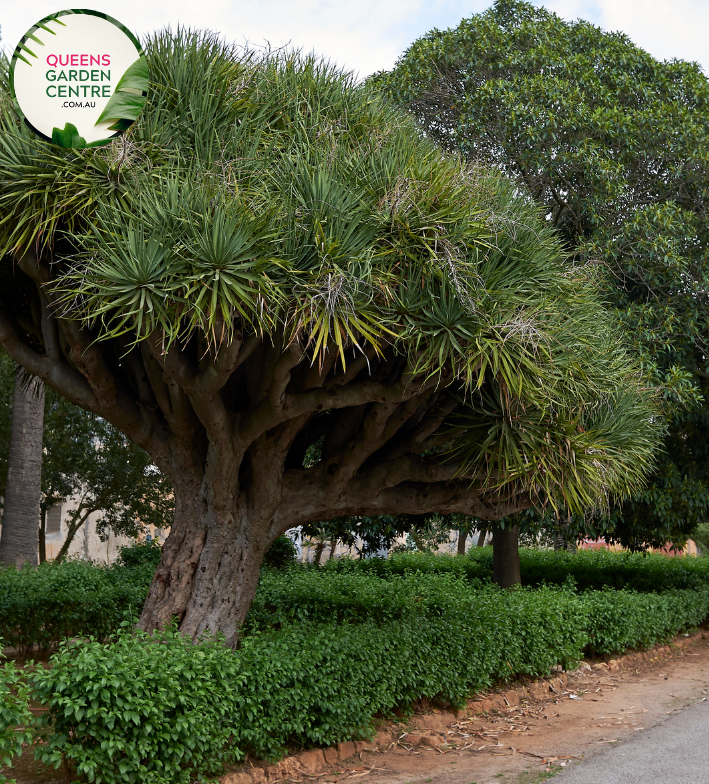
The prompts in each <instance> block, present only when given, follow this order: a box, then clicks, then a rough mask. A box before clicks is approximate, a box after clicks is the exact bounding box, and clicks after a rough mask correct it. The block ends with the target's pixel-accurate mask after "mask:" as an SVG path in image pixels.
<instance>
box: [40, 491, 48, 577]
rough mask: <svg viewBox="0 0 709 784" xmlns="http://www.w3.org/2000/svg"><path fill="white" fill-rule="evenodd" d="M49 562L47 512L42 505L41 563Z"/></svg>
mask: <svg viewBox="0 0 709 784" xmlns="http://www.w3.org/2000/svg"><path fill="white" fill-rule="evenodd" d="M46 560H47V510H46V508H45V506H44V504H42V505H41V506H40V514H39V562H40V563H44V562H45V561H46Z"/></svg>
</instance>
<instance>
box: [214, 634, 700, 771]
mask: <svg viewBox="0 0 709 784" xmlns="http://www.w3.org/2000/svg"><path fill="white" fill-rule="evenodd" d="M697 637H698V635H692V636H691V637H689V636H688V637H679V638H677V639H675V640H674V641H673V644H672V646H669V645H662V646H658V647H656V648H652V649H650V650H649V651H645V652H644V653H630V654H627V655H625V656H620V657H618V658H616V659H610V660H609V661H608V662H598V663H596V664H593V665H590V664H589V663H588V662H582V663H581V665H580V666H579V668H578V669H577V670H575V671H574V672H570V673H568V677H571V678H574V677H575V676H583V675H584V673H585V672H591V671H592V670H597V671H598V670H601V671H603V670H605V671H607V672H611V673H617V672H621V671H622V670H624V669H633V668H635V667H637V666H638V665H641V664H646V663H649V662H652V661H656V660H658V659H660V658H662V657H663V656H669V655H671V654H672V652H673V648H678V647H679V648H683V647H685V646H687V645H691V644H692V643H694V642H695V641H696V639H697ZM568 677H567V673H565V672H559V673H558V674H557V675H555V676H553V677H549V678H542V679H540V680H537V681H534V682H532V683H529V684H527V685H526V686H520V687H518V688H516V689H508V690H506V691H499V692H495V693H488V694H479V695H476V696H475V697H473V698H472V699H471V700H469V701H468V704H467V707H466V708H463V709H461V710H455V711H453V710H451V711H445V710H441V711H438V710H435V711H433V712H432V713H425V714H418V715H414V716H412V718H411V719H410V721H409V722H408V725H407V726H408V727H409V728H411V729H412V730H429V731H432V732H431V733H430V734H427V733H423V734H416V735H411V736H410V739H409V741H408V742H410V743H411V745H412V746H419V745H421V746H440V745H441V743H442V742H443V741H442V740H441V739H440V736H437V735H436V734H435V733H441V734H442V733H443V732H445V728H446V727H447V726H448V725H449V724H452V723H453V722H455V721H460V720H461V719H465V718H467V717H468V716H474V715H476V714H481V713H488V712H489V711H492V710H504V709H506V708H508V707H515V706H517V705H519V704H520V701H521V700H523V699H525V700H533V701H535V702H539V701H543V700H545V699H549V698H552V697H553V696H554V695H560V694H561V693H562V692H563V691H564V690H565V687H566V686H567V682H568ZM399 737H400V732H399V729H398V728H397V727H395V726H393V725H386V726H384V727H382V728H381V729H380V730H379V731H378V732H377V734H376V736H375V737H374V738H373V739H372V740H371V741H361V740H356V741H346V742H344V743H338V744H337V746H330V747H329V748H325V749H308V750H306V751H301V752H299V753H297V754H293V755H291V756H288V757H285V758H284V759H282V760H281V761H280V762H278V763H276V764H273V765H271V764H264V763H260V764H253V763H248V764H247V765H244V766H242V767H241V768H239V769H237V770H233V771H231V772H230V773H227V774H225V775H224V776H222V777H221V778H220V779H219V783H220V784H275V782H283V781H284V780H287V779H300V778H302V777H307V776H314V775H317V774H318V773H322V772H323V771H325V770H327V769H328V768H330V767H332V766H334V765H337V764H338V763H339V762H340V761H343V760H346V759H348V758H350V757H353V756H355V755H356V754H361V753H362V752H364V751H369V752H374V751H387V750H388V749H390V748H391V747H392V746H394V745H395V744H396V743H397V742H398V741H399Z"/></svg>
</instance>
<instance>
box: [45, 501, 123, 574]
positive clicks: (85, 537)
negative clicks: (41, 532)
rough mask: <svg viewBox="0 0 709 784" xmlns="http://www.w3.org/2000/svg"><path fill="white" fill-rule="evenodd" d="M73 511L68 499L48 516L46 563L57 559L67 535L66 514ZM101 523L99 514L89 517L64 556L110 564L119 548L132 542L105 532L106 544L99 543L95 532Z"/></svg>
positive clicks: (54, 508)
mask: <svg viewBox="0 0 709 784" xmlns="http://www.w3.org/2000/svg"><path fill="white" fill-rule="evenodd" d="M75 508H76V503H75V502H72V500H71V499H70V500H69V501H68V502H67V503H65V504H57V506H55V507H53V508H52V509H50V510H49V512H48V513H47V533H46V535H45V546H46V552H47V560H48V561H53V560H54V559H55V558H56V557H57V555H58V553H59V550H60V549H61V547H62V545H63V544H64V541H65V539H66V535H67V523H68V513H69V512H70V511H71V510H72V509H75ZM100 519H101V515H100V513H98V512H94V513H93V514H91V515H89V517H88V519H87V520H86V522H85V523H84V524H83V525H82V526H81V528H80V529H79V530H78V531H77V532H76V535H75V536H74V540H73V542H72V543H71V545H70V546H69V552H68V553H67V556H68V557H69V558H83V559H85V560H91V561H98V562H101V563H113V562H114V561H115V560H116V558H118V556H119V554H120V548H121V547H124V546H126V545H129V544H132V543H133V542H134V541H135V540H134V539H131V538H129V537H127V536H116V535H115V534H113V533H111V532H110V531H107V532H106V536H107V538H106V541H101V539H100V537H99V535H98V533H97V532H96V524H97V523H98V521H99V520H100ZM57 524H58V525H57Z"/></svg>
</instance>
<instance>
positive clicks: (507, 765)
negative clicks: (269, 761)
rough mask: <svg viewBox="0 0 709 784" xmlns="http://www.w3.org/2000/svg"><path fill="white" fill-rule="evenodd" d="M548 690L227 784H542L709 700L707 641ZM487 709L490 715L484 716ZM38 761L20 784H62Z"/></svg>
mask: <svg viewBox="0 0 709 784" xmlns="http://www.w3.org/2000/svg"><path fill="white" fill-rule="evenodd" d="M609 665H610V666H609ZM550 683H551V688H552V689H555V690H556V693H554V692H553V691H550V690H549V686H548V685H547V683H546V682H542V684H541V685H542V686H543V688H539V685H536V686H535V685H534V684H527V686H529V687H530V688H529V689H528V692H529V693H530V694H531V695H535V696H537V697H541V699H534V698H533V696H529V697H527V698H523V699H522V700H521V703H520V704H519V705H515V704H510V705H506V704H505V702H509V703H515V702H516V701H517V700H516V699H513V698H514V695H515V693H514V692H512V691H506V692H504V694H505V695H506V696H507V698H508V699H507V700H502V698H501V697H500V696H498V697H497V698H496V699H495V700H494V702H495V703H496V704H497V707H494V708H493V707H492V705H491V703H490V702H489V701H487V702H481V701H480V699H481V697H478V698H476V701H471V702H470V703H469V704H468V710H467V711H463V712H459V713H458V718H455V717H454V716H453V715H452V714H450V713H446V712H438V711H434V712H433V713H430V714H428V715H425V716H415V717H413V718H412V719H411V721H410V722H409V723H408V724H403V723H401V724H396V725H387V726H385V727H382V728H381V730H380V733H379V734H378V736H377V738H378V741H379V743H378V745H379V747H380V749H382V750H375V751H370V750H361V749H363V748H364V747H367V748H368V747H371V746H372V744H366V743H358V744H357V750H358V753H356V754H355V755H352V756H349V757H348V756H346V755H347V754H348V753H349V752H351V751H353V750H354V749H353V747H352V746H351V745H350V744H340V749H339V754H338V751H337V750H335V749H329V750H325V759H330V760H332V764H331V765H329V766H328V765H325V764H322V763H324V759H323V757H322V754H323V752H321V751H312V752H305V753H303V754H301V755H298V756H297V757H292V758H287V759H286V761H284V762H282V763H280V764H279V766H277V767H274V766H261V765H259V764H258V763H257V764H256V767H252V766H251V765H248V766H247V767H246V768H241V769H239V770H237V771H234V772H233V773H231V774H227V775H226V776H224V777H223V779H222V782H223V784H241V782H244V783H246V782H252V781H253V782H256V781H259V782H261V781H263V782H264V784H265V782H269V784H271V783H273V784H275V782H276V781H279V782H282V784H285V782H286V781H303V782H305V781H310V782H316V781H317V782H322V783H323V784H335V782H337V783H338V784H341V783H342V782H345V781H347V782H351V783H352V784H419V782H430V783H431V784H498V783H499V782H502V784H504V782H508V784H512V783H514V784H537V782H541V781H543V780H544V779H546V778H548V777H550V776H551V775H553V773H554V772H555V771H557V770H558V769H559V767H560V766H564V765H565V764H566V762H567V761H568V760H571V759H578V758H580V757H583V756H587V755H589V754H592V753H593V752H594V751H596V750H598V749H600V748H602V747H603V746H604V745H605V744H608V743H614V742H616V741H617V740H619V739H621V738H623V737H626V736H628V735H630V734H632V733H634V732H638V731H641V730H643V729H646V728H648V727H651V726H654V725H655V724H658V723H660V722H662V721H663V720H664V719H665V717H666V716H667V715H668V714H671V713H674V712H676V711H679V710H682V709H683V708H685V707H688V706H689V705H692V704H693V703H695V702H698V701H701V700H704V699H706V698H707V694H708V692H709V633H707V632H699V633H696V634H693V635H692V636H691V637H689V638H683V637H682V638H678V639H677V640H675V643H674V644H673V645H672V646H671V647H667V646H665V647H658V648H656V649H654V650H653V651H650V652H649V655H648V654H637V655H635V656H626V657H623V658H621V659H619V660H611V662H609V663H603V662H597V663H595V664H594V663H590V662H589V663H584V664H583V665H582V667H581V669H579V670H577V671H576V672H574V673H568V683H567V685H566V686H563V677H562V680H559V679H558V678H555V679H552V680H551V682H550ZM520 693H521V692H520ZM542 694H544V696H543V697H542ZM481 696H482V695H481ZM485 696H486V697H488V698H489V697H491V696H493V697H494V695H485ZM480 708H483V709H486V712H485V713H483V714H478V713H477V711H478V710H479V709H480ZM417 727H418V729H417ZM387 733H389V734H387ZM384 739H386V740H388V744H387V743H383V742H382V741H383V740H384ZM338 756H339V757H340V760H339V761H337V758H338ZM31 757H32V755H31V752H30V753H28V754H25V755H23V757H21V758H20V760H19V761H18V763H17V764H16V765H15V767H14V768H13V769H12V770H11V771H10V770H6V771H5V772H6V773H8V774H10V775H11V776H13V777H15V778H17V783H18V784H63V782H64V781H65V779H64V776H63V774H62V771H54V770H48V769H46V768H44V767H43V766H41V765H39V764H38V763H35V762H33V761H32V759H31ZM343 757H344V759H342V758H343ZM296 760H297V761H296ZM289 763H290V764H289ZM247 771H248V772H247Z"/></svg>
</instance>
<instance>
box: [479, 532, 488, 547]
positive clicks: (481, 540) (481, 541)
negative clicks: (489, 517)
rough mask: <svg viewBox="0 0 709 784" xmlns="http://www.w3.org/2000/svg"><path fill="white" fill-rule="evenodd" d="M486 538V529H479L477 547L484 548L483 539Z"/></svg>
mask: <svg viewBox="0 0 709 784" xmlns="http://www.w3.org/2000/svg"><path fill="white" fill-rule="evenodd" d="M486 536H487V528H481V529H480V536H478V547H485V537H486Z"/></svg>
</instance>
